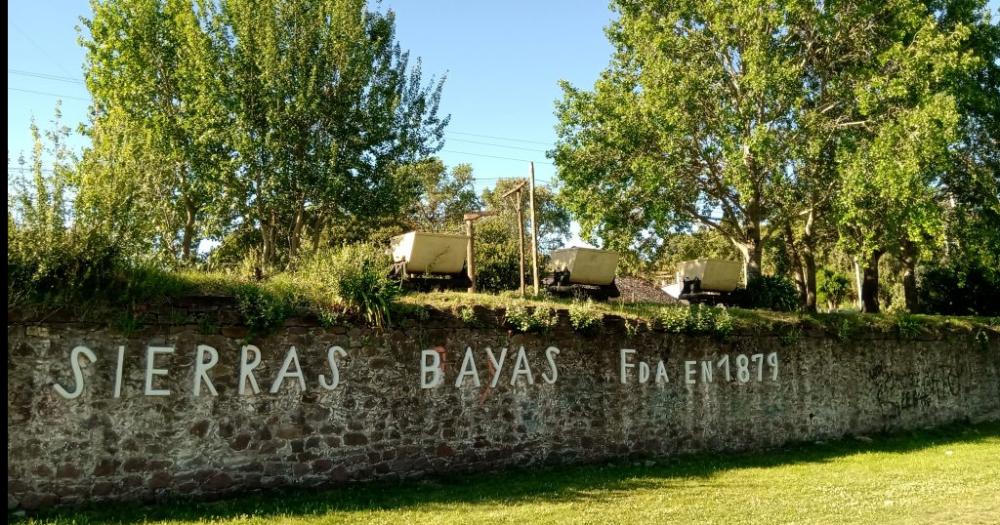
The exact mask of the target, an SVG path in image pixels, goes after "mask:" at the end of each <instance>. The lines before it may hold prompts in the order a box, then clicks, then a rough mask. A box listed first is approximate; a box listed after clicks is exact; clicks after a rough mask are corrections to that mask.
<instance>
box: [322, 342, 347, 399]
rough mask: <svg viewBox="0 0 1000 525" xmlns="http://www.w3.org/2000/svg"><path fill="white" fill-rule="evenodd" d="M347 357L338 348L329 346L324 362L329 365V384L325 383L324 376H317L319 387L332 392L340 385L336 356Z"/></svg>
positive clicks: (344, 352) (342, 350) (343, 351)
mask: <svg viewBox="0 0 1000 525" xmlns="http://www.w3.org/2000/svg"><path fill="white" fill-rule="evenodd" d="M338 354H339V355H340V357H347V351H346V350H344V349H343V348H341V347H339V346H331V347H330V349H329V350H327V351H326V362H327V363H329V364H330V378H331V379H330V382H329V383H328V382H327V381H326V376H324V375H323V374H320V375H319V386H321V387H323V388H325V389H327V390H333V389H335V388H337V385H339V384H340V369H339V368H337V361H336V356H337V355H338Z"/></svg>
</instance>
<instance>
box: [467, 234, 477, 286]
mask: <svg viewBox="0 0 1000 525" xmlns="http://www.w3.org/2000/svg"><path fill="white" fill-rule="evenodd" d="M465 234H466V235H468V236H469V243H468V245H467V246H468V249H467V250H466V251H465V260H466V261H467V262H466V268H467V269H468V274H469V283H470V284H469V293H475V292H476V252H475V249H474V248H473V246H472V243H473V240H474V239H475V236H474V235H473V234H474V231H473V228H472V219H469V218H466V219H465Z"/></svg>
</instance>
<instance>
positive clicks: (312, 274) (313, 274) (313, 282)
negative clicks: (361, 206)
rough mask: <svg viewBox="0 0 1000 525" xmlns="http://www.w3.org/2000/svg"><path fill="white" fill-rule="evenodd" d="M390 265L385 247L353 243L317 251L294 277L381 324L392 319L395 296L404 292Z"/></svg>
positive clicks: (371, 321)
mask: <svg viewBox="0 0 1000 525" xmlns="http://www.w3.org/2000/svg"><path fill="white" fill-rule="evenodd" d="M391 265H392V259H391V258H390V257H389V255H388V254H386V252H385V250H383V249H380V248H378V247H376V246H373V245H370V244H353V245H346V246H343V247H341V248H339V249H329V250H322V251H319V252H317V253H316V254H314V255H312V256H310V257H309V258H308V259H306V260H304V261H303V262H302V264H301V266H300V268H299V269H298V270H296V272H295V273H294V274H293V278H294V279H296V280H299V281H301V282H303V283H306V285H307V286H312V287H314V288H315V290H316V292H315V293H321V294H323V293H325V294H329V296H330V298H331V299H335V300H337V301H339V302H340V303H341V304H342V305H343V306H345V307H346V308H348V309H349V310H352V311H354V312H356V313H360V314H361V315H362V316H363V317H364V318H365V319H366V320H367V321H368V322H369V323H372V324H374V325H376V326H382V325H384V324H385V323H387V322H389V321H390V311H391V306H392V303H393V300H394V299H395V298H396V297H397V296H398V295H399V294H400V293H401V290H400V288H399V285H398V283H396V282H395V281H394V280H393V279H391V278H389V269H390V266H391Z"/></svg>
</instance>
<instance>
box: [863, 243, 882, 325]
mask: <svg viewBox="0 0 1000 525" xmlns="http://www.w3.org/2000/svg"><path fill="white" fill-rule="evenodd" d="M881 258H882V250H875V251H873V252H872V253H871V255H870V256H869V257H868V258H867V259H866V260H865V266H864V269H863V273H862V276H863V277H862V282H861V311H862V312H864V313H878V311H879V305H878V261H879V259H881Z"/></svg>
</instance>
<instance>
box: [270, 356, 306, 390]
mask: <svg viewBox="0 0 1000 525" xmlns="http://www.w3.org/2000/svg"><path fill="white" fill-rule="evenodd" d="M292 363H295V372H294V373H289V372H288V367H290V366H291V365H292ZM286 377H297V378H298V379H299V391H301V392H305V391H306V378H305V376H303V375H302V367H300V366H299V353H298V352H297V351H296V350H295V347H294V346H293V347H290V348H289V349H288V353H287V354H285V362H284V363H281V370H279V371H278V377H276V378H274V383H272V384H271V393H272V394H277V393H278V390H279V389H280V388H281V383H283V382H284V381H285V378H286Z"/></svg>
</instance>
